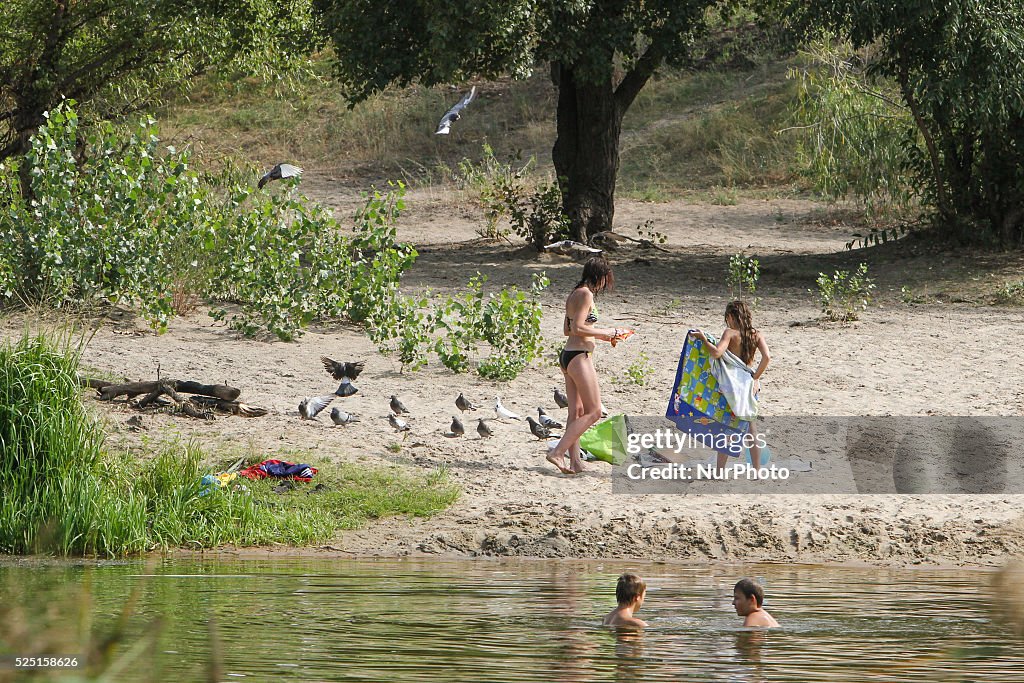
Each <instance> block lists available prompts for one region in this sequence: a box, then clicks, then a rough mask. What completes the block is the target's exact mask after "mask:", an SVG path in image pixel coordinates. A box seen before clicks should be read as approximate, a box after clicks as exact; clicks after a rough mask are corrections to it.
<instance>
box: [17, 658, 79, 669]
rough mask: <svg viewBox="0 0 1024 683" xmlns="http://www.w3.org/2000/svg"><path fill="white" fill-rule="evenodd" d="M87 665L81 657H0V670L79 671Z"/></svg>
mask: <svg viewBox="0 0 1024 683" xmlns="http://www.w3.org/2000/svg"><path fill="white" fill-rule="evenodd" d="M84 663H85V659H84V658H83V657H79V656H70V657H56V656H52V655H44V656H29V657H20V656H18V655H0V669H77V668H78V667H80V666H81V665H82V664H84Z"/></svg>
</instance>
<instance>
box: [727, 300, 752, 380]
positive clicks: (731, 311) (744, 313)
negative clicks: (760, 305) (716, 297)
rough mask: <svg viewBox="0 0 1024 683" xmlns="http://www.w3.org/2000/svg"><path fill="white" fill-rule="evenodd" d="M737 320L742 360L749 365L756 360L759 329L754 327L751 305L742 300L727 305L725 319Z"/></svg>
mask: <svg viewBox="0 0 1024 683" xmlns="http://www.w3.org/2000/svg"><path fill="white" fill-rule="evenodd" d="M730 317H731V318H732V319H733V320H735V321H736V326H737V327H738V328H739V333H740V360H742V361H743V362H744V363H747V364H748V365H749V364H750V363H751V362H752V361H753V360H754V353H755V352H756V351H757V330H755V329H754V321H753V316H752V315H751V313H750V307H749V306H747V304H746V303H744V302H743V301H740V300H738V299H737V300H736V301H732V302H730V303H729V304H728V305H727V306H726V307H725V319H726V322H727V323H728V320H729V318H730Z"/></svg>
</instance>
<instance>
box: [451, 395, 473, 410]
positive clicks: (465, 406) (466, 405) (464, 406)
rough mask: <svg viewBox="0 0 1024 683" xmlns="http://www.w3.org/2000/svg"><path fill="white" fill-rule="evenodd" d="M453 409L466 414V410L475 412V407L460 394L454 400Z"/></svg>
mask: <svg viewBox="0 0 1024 683" xmlns="http://www.w3.org/2000/svg"><path fill="white" fill-rule="evenodd" d="M455 407H456V408H458V409H459V410H461V411H462V412H466V411H467V410H476V406H475V405H473V403H472V402H471V401H470V400H469V399H468V398H466V397H465V396H463V395H462V394H459V395H458V397H457V398H456V399H455Z"/></svg>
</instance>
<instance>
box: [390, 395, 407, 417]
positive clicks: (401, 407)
mask: <svg viewBox="0 0 1024 683" xmlns="http://www.w3.org/2000/svg"><path fill="white" fill-rule="evenodd" d="M391 410H392V411H394V413H395V415H401V414H402V413H406V414H408V413H409V409H408V408H406V407H405V404H404V403H402V402H401V401H399V400H398V397H397V396H395V395H394V394H391Z"/></svg>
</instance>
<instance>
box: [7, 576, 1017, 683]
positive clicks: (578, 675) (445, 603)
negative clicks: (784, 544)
mask: <svg viewBox="0 0 1024 683" xmlns="http://www.w3.org/2000/svg"><path fill="white" fill-rule="evenodd" d="M624 571H635V572H637V573H639V574H641V576H643V577H644V579H645V580H646V581H647V585H648V592H647V599H646V602H645V603H644V606H643V610H642V613H641V614H640V615H639V616H641V618H643V619H644V620H645V621H648V622H649V623H650V624H651V627H650V628H649V629H647V630H645V631H635V630H621V631H616V630H611V629H605V628H602V627H601V626H600V622H601V619H602V617H603V616H604V614H606V613H607V612H608V610H610V609H611V608H612V607H613V606H614V603H615V597H614V589H615V581H616V578H617V577H618V575H619V574H620V573H622V572H624ZM741 576H754V577H758V578H759V579H760V580H761V581H762V583H764V585H765V589H766V600H765V607H766V608H767V609H768V610H769V611H770V612H771V613H772V614H773V615H774V616H775V617H776V618H777V619H778V620H779V621H780V623H781V624H782V626H783V628H782V629H780V630H776V631H772V632H765V631H759V630H749V629H742V628H740V624H741V623H742V619H741V618H739V617H737V616H736V614H735V611H734V610H733V608H732V605H731V604H730V600H731V593H732V591H731V588H732V584H733V583H734V582H735V580H736V579H737V578H739V577H741ZM987 582H988V575H987V574H986V573H983V572H971V571H909V570H907V571H901V570H877V569H845V568H824V567H810V566H800V567H791V566H779V565H769V566H760V567H758V566H727V565H718V566H702V567H692V566H673V565H664V564H650V565H644V564H642V563H635V562H634V563H628V564H627V563H625V562H608V561H606V562H602V563H596V562H591V563H586V562H573V561H512V560H509V561H495V560H477V561H437V560H406V561H399V560H388V561H384V560H362V561H351V560H333V559H331V560H311V559H299V558H282V559H274V560H264V559H259V560H248V561H230V560H224V559H216V560H209V561H205V562H203V561H187V560H180V559H175V560H165V561H163V562H162V563H159V564H157V565H156V566H146V565H145V564H144V563H117V564H111V563H99V564H94V563H75V564H61V563H50V564H49V565H46V566H40V565H38V564H31V563H28V564H26V563H10V562H8V563H6V564H0V600H2V602H3V604H8V605H15V606H19V607H20V609H21V612H20V613H21V615H22V618H28V617H27V616H26V615H29V616H30V615H32V614H35V615H36V616H35V617H33V618H36V620H37V621H38V624H37V625H38V628H40V629H45V628H49V627H52V626H53V625H54V624H53V623H50V622H49V621H47V620H48V619H49V620H51V621H52V620H53V619H56V618H57V617H60V616H64V617H66V615H61V614H60V610H56V611H55V610H53V609H50V610H49V613H50V614H49V615H48V614H47V613H45V612H46V611H44V610H42V609H40V608H39V607H38V605H40V604H43V603H44V602H45V601H46V600H47V599H51V598H52V600H59V599H70V600H72V601H73V600H74V598H73V596H71V595H70V591H72V589H74V587H76V586H81V585H83V584H86V583H88V584H90V586H91V588H90V590H91V594H92V605H91V612H92V613H91V615H90V618H91V619H92V621H93V623H94V624H97V625H99V626H102V625H104V624H107V625H110V624H112V623H113V622H114V621H115V620H116V618H117V616H118V615H119V614H120V611H121V607H122V605H123V603H124V600H125V596H127V595H130V594H131V593H132V592H133V591H137V593H138V597H137V609H136V612H135V616H134V618H133V620H132V623H131V624H129V631H130V632H131V633H132V634H134V636H135V637H136V638H138V637H141V636H142V634H143V633H145V632H146V629H147V624H150V623H151V622H152V621H154V620H155V619H156V618H157V617H161V621H162V624H163V629H162V631H161V632H160V634H159V635H158V636H157V638H158V641H157V642H156V643H155V646H154V647H153V653H154V654H153V655H152V657H151V658H150V660H147V666H146V667H144V668H141V669H140V668H138V667H136V668H133V669H129V670H127V671H125V672H122V674H121V675H120V676H119V677H117V678H116V680H125V681H135V680H161V681H162V680H179V681H190V680H203V679H205V678H206V676H207V673H208V666H209V662H210V661H211V658H212V657H213V654H212V652H211V651H212V649H213V648H212V644H211V637H210V628H209V626H208V622H209V621H210V620H211V619H214V620H215V621H216V632H217V634H218V640H219V643H220V647H219V650H220V654H219V658H218V659H219V661H220V662H221V665H220V672H221V674H220V675H221V677H222V679H223V680H232V679H233V678H237V677H240V676H244V677H247V678H249V679H250V680H270V679H278V678H280V679H284V680H315V681H337V680H356V681H360V680H362V681H406V680H408V681H424V680H445V681H456V682H459V681H467V682H468V681H472V682H474V683H475V682H477V681H484V680H486V681H492V680H493V681H543V682H544V683H549V682H551V681H594V680H604V681H623V682H628V681H701V682H712V681H741V682H743V683H747V682H749V683H760V682H767V681H772V682H775V681H799V682H801V683H806V682H809V681H835V682H837V683H839V682H841V683H858V682H861V681H942V680H957V681H961V680H985V681H986V683H1002V682H1004V681H1006V682H1009V681H1014V682H1016V681H1019V680H1021V677H1020V673H1019V672H1020V671H1021V670H1024V653H1022V651H1021V648H1020V647H1019V642H1018V644H1017V646H1016V647H1015V645H1014V640H1013V638H1014V636H1013V635H1012V634H1011V633H1010V631H1009V630H1007V629H1006V628H1004V627H1003V626H1001V625H997V624H994V623H992V622H991V620H990V618H989V607H990V605H991V603H992V601H993V598H992V596H991V593H990V592H989V591H988V590H987V588H986V586H987ZM54 614H56V615H57V616H54ZM0 616H2V614H0ZM3 628H4V624H3V623H2V620H0V652H2V650H3V648H4V647H5V644H4V642H3V641H4V640H5V638H6V637H7V635H8V634H7V633H5V632H3V630H2V629H3ZM10 646H11V644H10V643H7V644H6V647H8V648H9V647H10ZM0 680H3V676H2V674H0Z"/></svg>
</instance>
